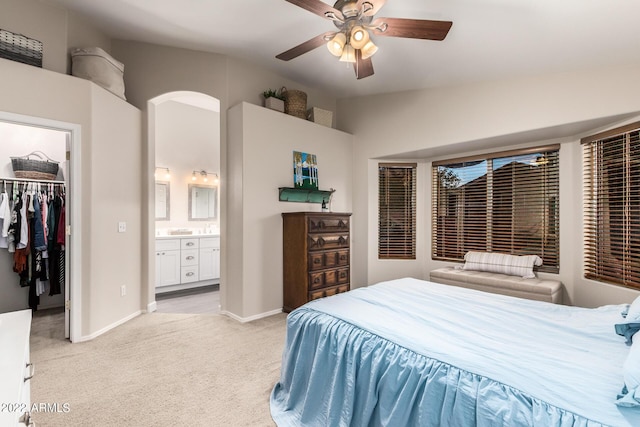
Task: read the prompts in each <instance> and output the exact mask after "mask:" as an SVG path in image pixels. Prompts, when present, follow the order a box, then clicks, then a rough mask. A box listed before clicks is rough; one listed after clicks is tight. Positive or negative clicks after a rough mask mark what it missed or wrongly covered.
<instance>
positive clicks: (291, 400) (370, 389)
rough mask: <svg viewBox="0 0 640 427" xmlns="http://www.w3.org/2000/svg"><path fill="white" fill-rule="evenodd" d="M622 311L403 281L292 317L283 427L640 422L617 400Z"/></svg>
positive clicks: (277, 395)
mask: <svg viewBox="0 0 640 427" xmlns="http://www.w3.org/2000/svg"><path fill="white" fill-rule="evenodd" d="M623 308H624V306H623V305H619V306H603V307H600V308H597V309H586V308H579V307H568V306H561V305H554V304H549V303H544V302H538V301H530V300H525V299H519V298H512V297H507V296H502V295H494V294H488V293H484V292H479V291H475V290H470V289H464V288H458V287H454V286H447V285H439V284H435V283H431V282H426V281H421V280H417V279H409V278H407V279H400V280H394V281H389V282H384V283H380V284H378V285H375V286H370V287H368V288H360V289H356V290H353V291H351V292H348V293H345V294H340V295H337V296H334V297H330V298H325V299H322V300H317V301H313V302H311V303H309V304H306V305H305V306H303V307H300V308H299V309H297V310H295V311H293V312H292V313H290V314H289V317H288V319H287V339H286V345H285V350H284V355H283V362H282V373H281V378H280V381H279V382H278V383H277V384H276V385H275V387H274V389H273V392H272V394H271V415H272V417H273V419H274V421H275V422H276V423H277V424H278V426H280V427H284V426H296V427H299V426H322V427H328V426H405V425H406V426H433V427H440V426H442V427H444V426H455V427H464V426H491V427H493V426H509V427H517V426H544V427H551V426H590V427H593V426H640V412H639V411H638V410H637V409H632V408H621V407H618V406H616V405H615V400H616V397H617V395H618V393H619V392H620V391H621V389H622V386H623V374H622V364H623V363H624V360H625V358H626V355H627V354H628V352H629V348H628V347H627V346H626V345H625V343H624V338H623V337H621V336H618V335H616V333H615V330H614V324H615V323H618V322H619V321H620V320H621V319H622V318H621V316H620V312H621V311H622V310H623Z"/></svg>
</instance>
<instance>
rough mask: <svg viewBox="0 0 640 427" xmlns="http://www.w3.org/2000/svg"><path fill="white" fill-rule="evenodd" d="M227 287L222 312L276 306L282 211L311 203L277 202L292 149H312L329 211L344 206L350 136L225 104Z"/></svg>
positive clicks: (249, 312) (309, 207) (288, 183)
mask: <svg viewBox="0 0 640 427" xmlns="http://www.w3.org/2000/svg"><path fill="white" fill-rule="evenodd" d="M228 125H229V136H230V140H229V167H230V171H231V170H232V171H233V172H232V173H230V174H229V175H228V176H227V180H228V181H229V189H230V193H229V206H228V210H229V222H228V224H227V229H228V233H229V236H230V238H229V242H228V245H227V248H228V251H229V257H228V263H229V289H228V296H227V299H228V305H227V311H228V312H230V313H231V314H232V315H234V316H236V317H238V318H242V319H247V318H252V317H255V316H260V315H261V314H264V313H270V312H273V311H276V310H281V309H282V262H283V261H282V216H281V214H282V212H296V211H316V212H319V211H320V208H321V206H320V205H319V204H315V203H290V202H280V201H279V200H278V194H279V193H278V188H279V187H292V186H293V166H292V165H293V151H302V152H306V153H311V154H316V156H317V159H318V169H319V172H318V179H319V188H320V189H321V190H328V189H329V188H335V189H336V192H335V193H334V196H333V202H332V210H333V211H334V212H351V199H352V170H351V165H352V137H351V135H349V134H346V133H344V132H340V131H337V130H335V129H331V128H327V127H324V126H321V125H318V124H315V123H311V122H308V121H306V120H302V119H299V118H296V117H293V116H289V115H286V114H283V113H279V112H276V111H273V110H269V109H266V108H263V107H259V106H256V105H252V104H248V103H241V104H238V105H236V106H234V107H233V108H231V109H230V110H229V123H228Z"/></svg>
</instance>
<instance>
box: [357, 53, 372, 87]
mask: <svg viewBox="0 0 640 427" xmlns="http://www.w3.org/2000/svg"><path fill="white" fill-rule="evenodd" d="M353 69H354V70H355V72H356V77H357V78H358V80H360V79H364V78H365V77H369V76H372V75H373V63H372V62H371V58H367V59H362V52H361V51H360V49H358V50H356V62H354V63H353Z"/></svg>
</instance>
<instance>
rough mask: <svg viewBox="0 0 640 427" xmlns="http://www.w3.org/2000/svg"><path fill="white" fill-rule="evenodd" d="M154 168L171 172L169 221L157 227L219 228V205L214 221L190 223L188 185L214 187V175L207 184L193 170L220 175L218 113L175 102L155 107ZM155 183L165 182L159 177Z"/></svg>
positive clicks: (162, 222) (157, 223)
mask: <svg viewBox="0 0 640 427" xmlns="http://www.w3.org/2000/svg"><path fill="white" fill-rule="evenodd" d="M156 166H159V167H168V168H169V169H170V171H171V178H170V180H169V184H170V199H171V200H170V217H169V221H156V228H163V229H167V228H196V229H201V228H203V227H204V226H205V224H209V223H210V224H214V225H218V226H219V219H220V214H219V211H220V204H219V203H218V204H217V210H218V215H217V218H218V219H216V220H215V221H213V220H212V221H189V215H188V213H189V192H188V188H189V185H190V184H199V185H215V184H214V183H213V179H214V177H213V176H209V181H208V182H207V183H205V182H203V180H202V177H201V176H200V175H197V181H195V182H194V181H193V180H192V173H193V171H194V170H196V171H201V170H205V171H207V172H213V173H217V174H218V177H219V176H220V112H218V111H211V110H205V109H203V108H198V107H194V106H191V105H188V104H184V103H181V102H175V101H167V102H163V103H161V104H160V105H158V106H157V107H156ZM157 180H158V181H166V179H165V178H164V177H162V176H158V178H157Z"/></svg>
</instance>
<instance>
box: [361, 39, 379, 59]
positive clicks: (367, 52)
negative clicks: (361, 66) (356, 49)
mask: <svg viewBox="0 0 640 427" xmlns="http://www.w3.org/2000/svg"><path fill="white" fill-rule="evenodd" d="M377 51H378V46H376V45H375V44H373V42H372V41H371V40H369V41H368V42H367V43H366V44H365V45H364V46H363V47H362V49H360V53H361V54H362V59H367V58H371V57H372V56H373V54H374V53H376V52H377Z"/></svg>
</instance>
